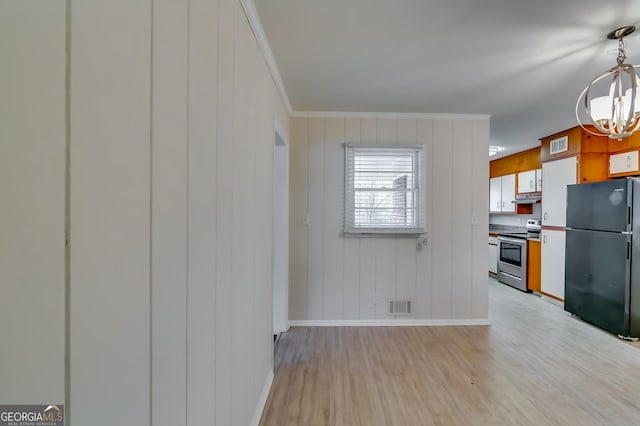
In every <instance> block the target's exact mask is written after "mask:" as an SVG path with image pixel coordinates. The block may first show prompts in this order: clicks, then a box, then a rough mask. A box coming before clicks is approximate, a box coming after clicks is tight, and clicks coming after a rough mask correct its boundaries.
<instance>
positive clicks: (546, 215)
mask: <svg viewBox="0 0 640 426" xmlns="http://www.w3.org/2000/svg"><path fill="white" fill-rule="evenodd" d="M542 217H543V219H544V220H547V219H549V213H547V212H544V215H543V216H542Z"/></svg>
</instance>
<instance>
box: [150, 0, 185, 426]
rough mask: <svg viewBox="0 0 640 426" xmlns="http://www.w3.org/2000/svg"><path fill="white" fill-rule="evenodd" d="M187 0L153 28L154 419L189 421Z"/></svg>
mask: <svg viewBox="0 0 640 426" xmlns="http://www.w3.org/2000/svg"><path fill="white" fill-rule="evenodd" d="M188 8H189V5H188V0H179V1H174V0H155V1H154V6H153V21H154V25H153V28H152V31H153V34H152V48H153V54H152V61H153V62H152V70H151V76H152V88H153V96H152V102H153V103H152V116H151V135H152V151H151V152H152V158H151V162H152V166H151V173H152V181H151V323H152V327H151V330H152V335H151V345H152V353H151V356H152V363H151V367H152V370H151V375H152V380H151V385H152V388H151V398H152V400H151V407H152V412H151V418H152V420H151V421H152V423H153V425H158V426H162V425H166V426H169V425H172V426H173V425H184V424H185V423H186V416H187V407H186V394H187V389H186V386H187V371H186V370H187V264H186V253H187V251H186V248H187V193H186V187H187V101H188V98H187V89H188V87H187V73H188V63H187V61H188V56H187V53H188V31H189V29H188V25H189V16H188V10H189V9H188Z"/></svg>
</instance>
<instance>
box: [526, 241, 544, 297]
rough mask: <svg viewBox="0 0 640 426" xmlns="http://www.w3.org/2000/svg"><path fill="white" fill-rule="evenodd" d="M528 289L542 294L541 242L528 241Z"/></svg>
mask: <svg viewBox="0 0 640 426" xmlns="http://www.w3.org/2000/svg"><path fill="white" fill-rule="evenodd" d="M527 245H528V247H527V288H528V289H529V290H531V291H536V292H538V293H540V291H541V290H542V287H541V276H540V274H541V273H542V266H541V262H542V259H541V255H542V253H541V248H540V241H532V240H529V241H527Z"/></svg>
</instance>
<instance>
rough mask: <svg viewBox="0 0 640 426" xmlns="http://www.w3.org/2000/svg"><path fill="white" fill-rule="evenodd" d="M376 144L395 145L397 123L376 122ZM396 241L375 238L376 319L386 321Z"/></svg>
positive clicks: (392, 290)
mask: <svg viewBox="0 0 640 426" xmlns="http://www.w3.org/2000/svg"><path fill="white" fill-rule="evenodd" d="M376 127H377V130H376V134H377V143H378V144H384V145H389V144H395V143H396V140H397V121H396V120H391V119H378V120H376ZM396 240H397V238H395V237H377V238H375V246H376V257H375V262H376V265H375V273H376V277H375V278H376V318H377V319H388V318H389V315H388V314H387V301H388V300H390V299H395V297H396V266H397V264H396Z"/></svg>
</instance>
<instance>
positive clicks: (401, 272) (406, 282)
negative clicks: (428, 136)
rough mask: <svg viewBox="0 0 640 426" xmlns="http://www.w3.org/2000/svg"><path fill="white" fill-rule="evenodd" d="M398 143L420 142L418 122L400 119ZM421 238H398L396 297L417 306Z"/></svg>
mask: <svg viewBox="0 0 640 426" xmlns="http://www.w3.org/2000/svg"><path fill="white" fill-rule="evenodd" d="M397 127H398V138H397V139H398V143H399V144H416V143H417V142H418V122H417V121H416V120H398V126H397ZM418 241H421V238H415V237H412V236H411V237H404V238H397V239H396V294H395V298H396V299H401V300H407V299H409V300H412V301H413V308H414V309H415V307H416V300H415V299H416V293H417V288H416V287H417V276H416V275H417V269H416V268H417V264H416V261H417V243H418Z"/></svg>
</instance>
